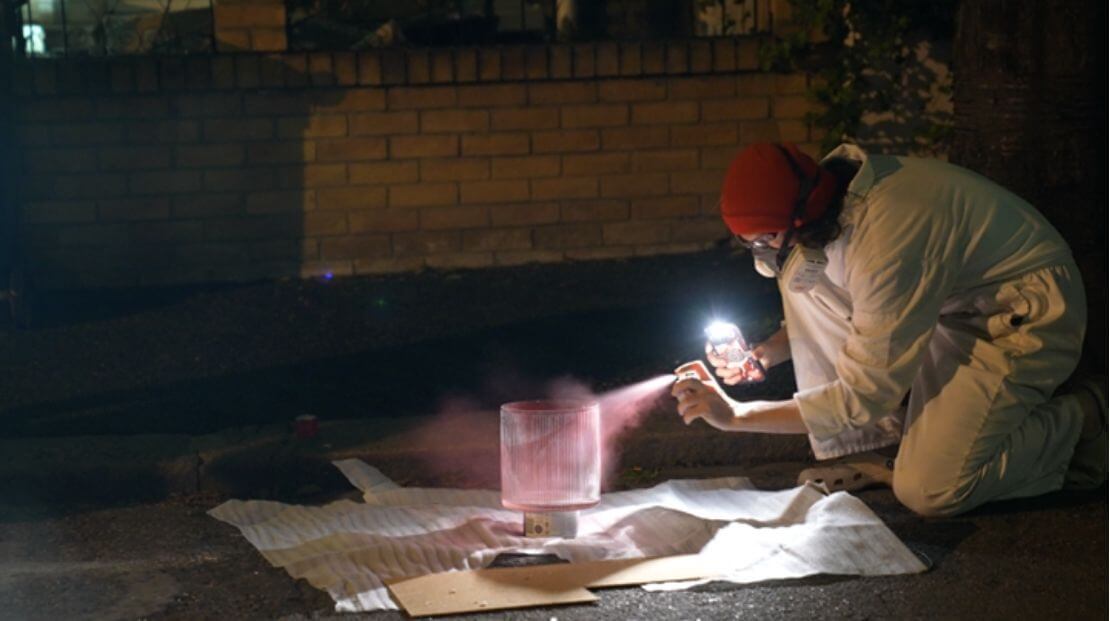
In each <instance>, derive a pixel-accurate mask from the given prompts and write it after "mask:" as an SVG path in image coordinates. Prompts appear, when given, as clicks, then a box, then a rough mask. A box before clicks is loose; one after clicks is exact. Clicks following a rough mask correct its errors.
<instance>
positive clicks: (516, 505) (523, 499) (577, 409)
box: [501, 401, 601, 513]
mask: <svg viewBox="0 0 1110 621" xmlns="http://www.w3.org/2000/svg"><path fill="white" fill-rule="evenodd" d="M600 439H601V438H600V408H599V406H598V404H597V402H576V401H518V402H516V403H506V404H505V405H503V406H501V504H502V505H504V506H505V507H506V508H509V509H515V510H517V511H524V512H526V513H530V512H549V511H577V510H579V509H585V508H587V507H592V506H594V505H596V504H597V503H598V501H599V500H600V499H601V441H600Z"/></svg>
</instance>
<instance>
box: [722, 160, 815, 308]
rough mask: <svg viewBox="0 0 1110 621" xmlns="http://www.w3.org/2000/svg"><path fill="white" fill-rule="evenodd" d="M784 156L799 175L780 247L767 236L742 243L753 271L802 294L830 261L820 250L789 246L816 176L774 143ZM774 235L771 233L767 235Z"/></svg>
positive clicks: (812, 285)
mask: <svg viewBox="0 0 1110 621" xmlns="http://www.w3.org/2000/svg"><path fill="white" fill-rule="evenodd" d="M775 146H776V147H778V150H779V151H781V152H782V156H783V157H784V158H786V163H787V164H789V165H790V169H791V170H792V171H794V174H795V175H796V176H797V177H798V197H797V198H796V199H795V201H794V209H793V210H792V211H791V214H790V228H788V229H786V235H784V236H783V239H782V246H781V247H780V248H778V249H777V250H776V249H775V248H772V247H771V246H770V245H768V242H769V240H768V239H758V240H755V241H752V242H743V243H744V245H746V246H747V247H748V248H749V249H750V250H751V252H752V260H753V261H754V263H755V271H757V272H759V274H760V275H762V276H766V277H767V278H775V277H778V278H779V279H781V280H782V281H783V282H784V283H786V289H787V290H788V291H791V292H793V293H805V292H807V291H809V290H811V289H813V287H814V286H815V285H816V284H817V281H818V279H820V278H821V275H822V274H824V273H825V267H826V266H827V265H828V264H829V260H828V257H826V256H825V253H824V252H823V251H821V250H819V249H815V248H807V247H806V246H804V245H802V244H795V245H794V246H793V247H791V246H790V242H791V241H793V239H794V234H795V233H796V232H797V223H798V221H799V220H800V219H801V217H802V215H803V214H804V213H805V208H806V203H807V202H808V201H809V196H810V194H812V193H813V189H814V188H815V187H817V181H818V175H814V176H813V177H807V176H806V174H805V173H804V172H802V169H801V167H800V166H798V163H797V162H795V161H794V158H793V157H791V156H790V153H789V152H787V150H786V149H784V148H782V146H781V145H775ZM768 237H772V238H773V237H774V236H768Z"/></svg>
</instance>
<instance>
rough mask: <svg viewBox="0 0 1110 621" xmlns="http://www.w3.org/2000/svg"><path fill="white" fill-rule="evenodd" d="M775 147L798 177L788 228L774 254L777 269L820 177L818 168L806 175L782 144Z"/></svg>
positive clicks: (783, 260)
mask: <svg viewBox="0 0 1110 621" xmlns="http://www.w3.org/2000/svg"><path fill="white" fill-rule="evenodd" d="M775 148H777V149H778V150H779V152H780V153H782V156H783V157H784V158H786V163H787V164H788V165H789V166H790V170H792V171H794V176H796V177H797V178H798V196H797V198H795V199H794V209H793V210H792V211H791V213H790V228H788V229H786V235H785V236H784V237H783V238H782V246H780V247H779V251H778V253H777V254H776V255H775V261H776V262H777V263H778V266H779V269H782V268H783V266H784V265H785V264H786V257H787V255H788V254H789V252H790V242H791V241H793V239H794V233H795V232H797V230H798V227H797V222H798V221H799V220H801V218H802V215H804V214H805V210H806V203H808V202H809V195H810V194H812V193H813V190H814V188H816V187H817V180H818V179H819V178H820V175H821V173H820V170H818V172H817V174H815V175H813V176H812V177H808V176H806V174H805V173H804V172H803V171H802V167H801V166H798V162H796V161H795V160H794V158H793V157H792V156H791V155H790V152H789V151H787V150H786V149H785V148H784V147H783V146H782V145H780V144H776V145H775Z"/></svg>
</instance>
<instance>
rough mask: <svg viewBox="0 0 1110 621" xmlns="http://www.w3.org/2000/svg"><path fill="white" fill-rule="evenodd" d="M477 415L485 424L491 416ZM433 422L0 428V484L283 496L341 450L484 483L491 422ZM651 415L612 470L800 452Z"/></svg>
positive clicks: (751, 461)
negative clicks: (461, 427)
mask: <svg viewBox="0 0 1110 621" xmlns="http://www.w3.org/2000/svg"><path fill="white" fill-rule="evenodd" d="M485 420H487V421H489V424H496V420H497V419H496V417H489V416H486V417H485ZM437 424H438V421H437V419H436V418H434V417H409V418H404V419H367V420H352V421H334V422H327V423H322V424H321V425H320V431H319V433H318V434H317V435H316V436H315V437H313V438H311V439H300V438H297V437H296V436H295V435H294V434H293V433H292V432H291V430H290V429H289V428H288V427H287V426H285V425H268V426H262V427H247V428H240V429H231V430H226V431H222V432H219V433H214V434H209V435H203V436H188V435H134V436H75V437H59V438H8V439H2V440H0V494H3V496H4V497H5V498H8V499H10V500H11V501H13V502H15V503H38V502H46V501H51V502H54V501H62V500H65V501H76V502H115V501H132V500H157V499H162V498H166V497H169V496H172V495H182V494H195V493H206V494H213V495H217V496H221V497H241V498H247V497H249V498H283V499H290V498H297V497H306V496H312V495H319V494H321V493H330V492H343V491H350V490H351V489H352V488H351V486H350V483H348V482H347V481H346V479H344V478H343V476H342V475H341V474H340V473H339V471H338V470H337V469H336V468H335V467H334V466H333V465H332V463H331V462H332V461H334V460H338V459H351V458H357V459H362V460H364V461H366V462H367V463H370V464H372V465H374V466H376V467H378V468H380V469H381V470H382V471H383V472H385V473H386V474H387V475H388V476H390V477H392V478H394V479H395V480H397V481H398V482H400V483H402V484H430V483H433V482H434V483H436V484H440V485H454V486H466V487H481V486H485V487H489V486H493V487H496V485H497V464H498V459H499V447H498V444H497V443H498V436H497V434H496V428H486V429H474V428H468V429H467V430H466V432H465V433H458V432H457V431H452V430H449V429H448V430H445V433H441V434H436V433H433V434H429V433H428V430H429V429H432V430H435V429H436V425H437ZM645 427H647V426H645ZM654 427H655V428H644V429H638V430H635V431H632V432H630V433H628V434H626V435H625V436H622V441H621V444H620V446H619V447H617V451H618V454H619V457H618V458H617V459H616V460H615V463H614V464H613V467H612V469H613V470H616V471H617V472H618V474H619V473H648V474H649V473H651V472H656V471H660V470H665V469H669V468H674V467H707V466H721V465H759V464H765V463H770V462H774V461H802V460H804V459H805V458H806V455H807V445H806V444H805V442H804V440H802V439H801V438H798V437H792V436H767V435H755V434H729V433H722V432H719V431H716V430H714V429H711V428H709V427H707V426H705V425H702V424H700V423H699V424H695V425H693V426H691V427H684V426H682V425H681V424H680V423H676V424H673V425H666V426H664V428H663V429H659V428H658V427H659V426H658V425H656V426H654ZM632 482H634V481H632Z"/></svg>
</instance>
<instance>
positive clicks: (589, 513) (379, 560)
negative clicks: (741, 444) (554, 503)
mask: <svg viewBox="0 0 1110 621" xmlns="http://www.w3.org/2000/svg"><path fill="white" fill-rule="evenodd" d="M335 465H336V466H337V467H338V468H339V469H340V470H341V471H342V472H343V474H344V475H346V476H347V478H348V479H349V480H350V481H351V483H352V484H354V485H355V486H356V487H358V488H359V489H360V490H362V492H363V497H364V498H365V501H366V502H365V504H360V503H356V502H351V501H346V500H345V501H340V502H335V503H332V504H329V505H326V506H323V507H305V506H298V505H286V504H282V503H278V502H270V501H258V500H255V501H240V500H230V501H228V502H225V503H224V504H222V505H220V506H218V507H216V508H214V509H212V510H211V511H210V512H209V514H210V515H212V516H213V517H215V518H216V519H219V520H222V521H224V522H227V523H229V524H231V525H233V526H236V527H237V528H239V530H240V531H241V532H242V533H243V536H245V537H246V538H247V540H248V541H250V542H251V544H252V545H254V547H256V548H258V550H259V552H261V553H262V555H263V556H264V557H266V560H268V561H270V563H272V564H273V565H275V566H277V567H283V568H284V569H285V570H286V571H287V572H289V575H290V576H293V577H294V578H304V579H305V580H307V581H308V582H309V583H310V584H312V585H313V586H315V587H317V588H320V589H324V590H326V591H327V592H328V593H329V594H331V596H332V598H334V599H335V608H336V610H337V611H340V612H361V611H371V610H383V609H396V608H397V605H396V604H394V602H393V601H392V599H391V598H390V597H389V594H388V592H387V591H386V588H385V587H384V586H383V581H384V580H389V579H392V578H400V577H408V576H418V575H424V574H429V573H435V572H443V571H451V570H463V569H477V568H481V567H485V566H486V565H488V564H489V563H490V562H491V561H492V560H493V559H494V557H496V556H497V555H498V554H501V553H502V552H525V553H537V554H556V555H558V556H560V557H562V558H564V559H566V560H569V561H571V562H583V561H592V560H600V559H616V558H637V557H648V556H668V555H673V554H692V553H700V554H703V555H705V556H707V557H712V558H713V559H714V560H716V561H717V562H720V563H723V565H721V566H723V567H728V568H729V572H728V574H727V575H726V576H723V577H722V578H721V579H723V580H728V581H732V582H742V583H746V582H757V581H760V580H768V579H779V578H791V577H801V576H808V575H813V574H819V573H827V574H858V575H883V574H904V573H916V572H921V571H924V570H925V566H924V565H922V563H921V561H919V560H918V558H917V557H916V556H915V555H914V554H913V553H912V552H910V550H909V549H907V548H906V546H905V545H903V544H902V542H901V541H899V540H898V538H897V537H895V536H894V533H892V532H890V530H889V529H888V528H887V527H886V526H885V525H884V524H883V523H882V521H881V520H879V518H878V517H876V516H875V514H874V513H872V512H871V510H870V509H868V508H867V506H866V505H864V504H863V503H862V502H861V501H860V500H859V499H857V498H855V497H853V496H850V495H848V494H846V493H836V494H831V495H828V496H826V495H825V494H824V492H823V491H822V490H820V489H818V488H816V487H812V486H803V487H798V488H794V489H790V490H785V491H778V492H767V491H760V490H757V489H755V488H754V487H753V486H752V485H751V483H750V482H749V481H748V480H747V479H745V478H739V477H729V478H719V479H707V480H679V481H667V482H666V483H662V484H659V485H657V486H655V487H653V488H650V489H642V490H633V491H627V492H617V493H612V494H605V495H603V496H602V497H601V503H600V504H599V505H598V506H596V507H594V508H592V509H588V510H585V511H582V512H581V514H580V515H579V537H577V538H576V539H570V540H563V539H526V538H525V537H523V536H522V534H521V529H522V521H523V520H522V516H521V514H520V513H518V512H516V511H508V510H506V509H504V508H502V507H501V502H500V494H499V493H497V492H492V491H473V490H450V489H423V488H403V487H399V486H397V485H396V484H395V483H393V482H392V481H390V480H389V479H388V478H386V477H385V475H383V474H382V473H381V472H379V471H378V470H377V469H375V468H373V467H371V466H368V465H366V464H365V463H363V462H361V461H358V460H345V461H339V462H335ZM692 584H697V583H673V584H668V585H654V586H653V587H652V588H671V589H673V588H684V587H687V586H690V585H692Z"/></svg>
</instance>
